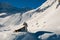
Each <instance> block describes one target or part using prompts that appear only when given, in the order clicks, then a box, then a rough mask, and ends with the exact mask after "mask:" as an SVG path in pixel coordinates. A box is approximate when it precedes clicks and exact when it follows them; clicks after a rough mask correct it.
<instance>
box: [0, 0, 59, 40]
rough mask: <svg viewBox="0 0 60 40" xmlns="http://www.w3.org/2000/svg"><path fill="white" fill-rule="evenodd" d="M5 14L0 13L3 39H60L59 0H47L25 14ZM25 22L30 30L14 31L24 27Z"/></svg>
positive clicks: (0, 28) (0, 31)
mask: <svg viewBox="0 0 60 40" xmlns="http://www.w3.org/2000/svg"><path fill="white" fill-rule="evenodd" d="M4 15H7V13H5V12H4V13H1V14H0V39H1V40H60V27H59V26H60V19H59V17H60V3H59V0H47V1H46V2H45V3H43V4H42V5H41V6H40V7H38V8H36V9H33V10H30V11H28V12H25V13H23V14H21V13H15V14H11V15H8V16H6V17H3V16H4ZM24 22H26V23H27V25H28V27H27V31H28V32H14V30H18V29H20V28H23V27H24V25H23V24H24ZM23 31H24V30H23ZM47 32H48V33H47ZM1 36H2V37H1Z"/></svg>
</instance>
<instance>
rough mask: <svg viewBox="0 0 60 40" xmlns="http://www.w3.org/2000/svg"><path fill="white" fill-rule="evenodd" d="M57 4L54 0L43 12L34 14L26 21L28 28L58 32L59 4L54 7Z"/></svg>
mask: <svg viewBox="0 0 60 40" xmlns="http://www.w3.org/2000/svg"><path fill="white" fill-rule="evenodd" d="M43 5H44V4H43ZM57 5H58V1H57V0H54V1H53V4H51V6H49V7H48V8H47V9H46V10H45V11H44V12H42V13H36V14H34V15H33V16H32V18H31V19H30V20H28V21H26V22H27V24H28V30H29V31H31V32H36V31H52V32H56V33H60V31H59V30H60V27H59V25H60V23H59V21H58V20H59V16H60V15H59V13H60V12H59V10H60V6H59V7H58V8H56V7H57Z"/></svg>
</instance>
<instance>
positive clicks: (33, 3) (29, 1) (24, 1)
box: [0, 0, 46, 8]
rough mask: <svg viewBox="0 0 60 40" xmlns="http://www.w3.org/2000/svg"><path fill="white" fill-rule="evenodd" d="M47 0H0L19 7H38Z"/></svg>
mask: <svg viewBox="0 0 60 40" xmlns="http://www.w3.org/2000/svg"><path fill="white" fill-rule="evenodd" d="M45 1H46V0H0V2H6V3H9V4H11V5H12V6H15V7H18V8H23V7H30V8H37V7H39V6H40V5H41V4H42V3H44V2H45Z"/></svg>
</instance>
